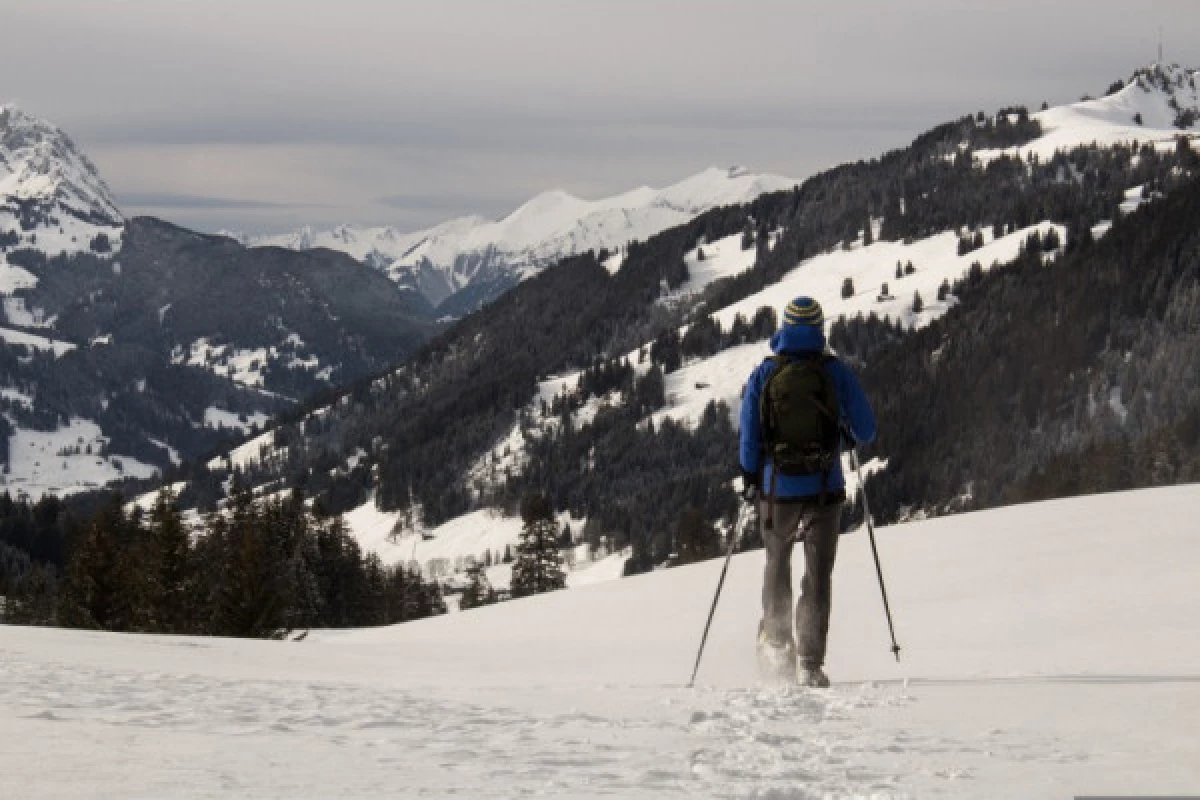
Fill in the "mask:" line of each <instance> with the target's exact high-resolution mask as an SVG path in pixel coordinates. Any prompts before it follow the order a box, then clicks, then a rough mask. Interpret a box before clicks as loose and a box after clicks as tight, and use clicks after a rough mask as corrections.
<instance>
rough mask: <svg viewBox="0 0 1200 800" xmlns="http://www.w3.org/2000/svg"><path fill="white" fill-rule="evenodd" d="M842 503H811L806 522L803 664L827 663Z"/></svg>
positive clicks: (799, 645)
mask: <svg viewBox="0 0 1200 800" xmlns="http://www.w3.org/2000/svg"><path fill="white" fill-rule="evenodd" d="M841 521H842V504H841V503H831V504H829V505H827V506H824V507H820V506H809V507H808V508H807V509H806V513H805V514H804V518H803V520H801V522H802V523H803V524H804V526H805V529H804V578H803V580H802V581H801V582H800V600H799V601H798V602H797V603H796V655H797V656H798V660H799V661H800V663H801V664H803V665H805V666H807V667H819V666H821V665H822V664H824V663H825V639H826V637H827V636H828V635H829V610H830V606H831V603H832V600H833V562H834V559H836V558H837V545H838V534H839V533H840V530H839V529H840V528H841Z"/></svg>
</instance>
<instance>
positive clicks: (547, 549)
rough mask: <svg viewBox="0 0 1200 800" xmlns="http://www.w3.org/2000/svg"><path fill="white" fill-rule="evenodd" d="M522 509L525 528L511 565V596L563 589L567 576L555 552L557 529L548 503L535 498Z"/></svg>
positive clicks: (523, 595)
mask: <svg viewBox="0 0 1200 800" xmlns="http://www.w3.org/2000/svg"><path fill="white" fill-rule="evenodd" d="M521 506H522V508H521V517H522V519H523V520H524V522H525V526H524V528H522V529H521V539H520V541H519V542H518V543H517V558H516V561H515V562H513V568H512V583H511V590H512V596H513V597H526V596H528V595H531V594H540V593H542V592H549V591H552V590H554V589H562V588H565V587H566V585H567V576H566V573H565V572H564V571H563V564H562V555H561V554H560V553H559V552H558V525H557V523H555V521H554V509H553V508H552V507H551V506H550V501H549V500H547V499H546V497H545V495H542V494H534V495H529V496H527V497H526V498H525V500H524V501H523V502H522V503H521Z"/></svg>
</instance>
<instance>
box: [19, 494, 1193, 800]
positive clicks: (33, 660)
mask: <svg viewBox="0 0 1200 800" xmlns="http://www.w3.org/2000/svg"><path fill="white" fill-rule="evenodd" d="M1197 514H1200V487H1198V486H1183V487H1175V488H1168V489H1156V490H1148V491H1142V492H1132V493H1124V494H1114V495H1104V496H1095V497H1089V498H1079V499H1073V500H1065V501H1055V502H1050V503H1042V504H1034V505H1027V506H1018V507H1012V508H1007V509H1000V510H997V511H992V512H986V513H979V514H969V515H962V516H958V517H947V518H942V519H936V520H930V521H925V522H919V523H911V524H907V525H903V526H896V527H891V528H883V529H880V530H879V531H878V538H879V548H880V555H881V558H882V559H883V565H884V570H885V574H886V576H887V580H888V589H889V593H890V599H891V601H892V608H893V610H894V612H895V615H896V625H897V631H898V635H899V640H900V643H901V645H902V646H903V648H904V649H903V659H904V660H903V661H902V662H901V663H900V664H896V663H895V662H894V661H893V660H892V657H891V654H890V652H889V651H888V641H887V633H886V626H885V625H884V621H883V618H882V613H881V607H880V600H879V591H878V586H877V584H876V578H875V570H874V567H873V565H872V561H871V555H870V548H869V546H868V542H867V539H866V537H865V536H864V535H862V534H851V535H848V536H845V537H843V539H842V543H841V548H840V555H839V559H838V566H837V580H836V582H835V585H836V587H837V589H836V592H837V597H836V600H835V604H834V618H833V621H832V629H831V639H830V657H829V664H828V670H829V672H830V674H831V676H832V677H833V679H834V686H833V688H832V689H830V690H823V691H822V690H801V689H789V688H776V687H769V686H763V685H760V684H759V683H758V681H757V679H756V676H755V667H754V656H753V640H754V629H755V625H756V622H757V619H758V616H759V605H758V604H759V589H760V585H761V571H762V566H763V554H762V552H761V551H756V552H751V553H746V554H743V555H739V556H736V557H735V558H734V559H733V561H732V564H731V567H730V571H729V576H728V579H727V581H726V583H725V587H724V592H723V594H722V596H721V602H720V605H719V607H718V609H717V613H716V616H715V618H714V621H713V628H712V633H711V635H710V638H709V641H708V647H707V649H706V651H705V656H704V661H703V663H702V664H701V667H700V673H699V677H698V688H696V689H686V688H684V683H685V682H686V680H687V678H688V675H689V674H690V672H691V668H692V662H693V659H694V658H695V652H696V646H697V644H698V641H699V637H700V632H701V629H702V627H703V624H704V620H705V617H706V615H707V612H708V607H709V603H710V600H711V598H712V593H713V590H714V588H715V586H716V582H717V577H718V574H719V572H720V569H721V565H722V564H721V561H722V560H721V559H717V560H714V561H709V562H706V563H704V564H700V565H695V566H692V567H686V568H679V569H673V570H665V571H659V572H655V573H652V574H649V575H644V576H638V577H635V578H629V579H625V580H620V581H610V582H607V583H602V584H599V585H593V586H585V587H581V588H579V589H574V590H571V591H565V592H555V593H551V594H549V595H542V596H538V597H534V598H529V599H526V600H519V601H512V602H508V603H502V604H499V605H496V606H488V607H485V608H482V609H478V610H474V611H471V612H467V613H460V614H451V615H448V616H445V617H440V618H435V619H431V620H424V621H420V622H415V623H409V624H405V625H399V626H394V627H385V628H376V629H369V630H358V631H330V632H319V631H315V632H313V633H311V634H310V635H309V636H308V637H307V639H306V640H305V641H303V642H279V641H246V640H232V639H220V638H213V637H205V638H191V637H174V636H144V635H141V636H139V635H120V634H109V633H101V632H91V631H64V630H53V629H35V628H11V627H7V628H3V629H0V649H2V650H3V659H0V676H2V677H0V774H3V775H4V779H5V781H6V782H7V784H8V785H11V786H17V787H20V792H19V793H20V795H21V796H22V797H23V798H31V799H36V798H50V797H64V796H70V797H80V798H88V797H97V798H99V797H113V796H122V797H135V796H136V797H172V798H178V797H209V796H228V795H236V796H243V797H246V796H255V797H262V796H270V797H301V798H307V797H312V798H317V797H320V798H338V797H347V798H348V797H367V796H389V797H417V796H429V795H432V796H447V795H460V796H466V797H480V798H499V797H515V796H527V795H536V794H542V795H549V796H561V797H622V798H625V797H630V798H633V797H637V798H641V797H645V798H651V797H664V796H693V797H747V798H802V797H848V796H855V797H874V798H902V797H909V798H913V797H955V798H995V797H1022V798H1047V800H1049V799H1050V798H1056V799H1057V798H1062V797H1071V796H1079V795H1088V794H1091V795H1099V794H1103V795H1110V796H1111V795H1143V796H1144V795H1162V794H1179V793H1181V792H1188V791H1193V792H1194V789H1195V787H1196V786H1197V785H1198V784H1200V759H1198V758H1197V753H1200V733H1198V731H1197V728H1196V726H1195V719H1196V715H1197V714H1198V713H1200V637H1196V636H1195V635H1194V634H1195V620H1194V609H1195V608H1196V604H1197V602H1198V601H1200V581H1198V580H1197V567H1196V564H1197V563H1200V537H1197V536H1196V535H1195V530H1194V524H1193V520H1194V519H1195V517H1196V515H1197ZM1130 530H1136V531H1137V532H1138V546H1137V547H1130V546H1129V531H1130ZM801 559H802V556H799V555H797V568H798V567H799V562H800V560H801ZM1114 559H1117V560H1116V561H1114ZM1114 565H1115V566H1114Z"/></svg>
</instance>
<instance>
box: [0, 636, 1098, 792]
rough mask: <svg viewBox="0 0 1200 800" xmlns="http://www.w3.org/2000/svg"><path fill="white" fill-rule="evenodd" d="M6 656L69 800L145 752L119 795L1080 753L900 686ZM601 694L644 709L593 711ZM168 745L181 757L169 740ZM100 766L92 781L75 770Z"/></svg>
mask: <svg viewBox="0 0 1200 800" xmlns="http://www.w3.org/2000/svg"><path fill="white" fill-rule="evenodd" d="M180 646H186V644H184V645H180ZM193 647H199V648H201V649H203V646H202V645H193ZM196 655H197V656H203V655H204V654H203V653H202V652H197V654H196ZM5 662H6V663H5V664H4V666H3V668H0V675H3V677H4V680H3V682H2V684H0V703H2V704H3V706H4V707H6V708H8V709H9V711H10V713H12V714H13V715H14V716H16V717H18V718H19V719H20V720H21V721H22V724H23V725H24V726H27V727H28V728H30V729H34V728H39V727H43V726H53V725H56V724H66V725H70V726H73V727H75V728H76V729H78V728H80V727H83V728H84V729H86V730H87V731H88V736H87V737H86V739H85V740H83V741H79V740H78V739H76V740H75V741H74V742H73V744H72V748H79V749H78V750H77V751H75V750H73V749H68V750H67V751H65V752H62V753H61V755H63V756H66V757H68V758H69V759H70V763H71V770H70V771H71V772H72V773H78V775H79V776H80V778H79V779H78V782H73V787H74V788H73V791H72V795H73V796H77V797H88V796H104V795H105V792H99V791H97V792H96V793H94V794H90V793H89V788H88V787H89V786H95V787H99V786H102V785H107V786H110V787H111V786H112V785H113V784H112V783H111V781H113V780H114V779H115V780H118V781H119V780H120V778H119V773H120V772H121V771H122V770H124V769H127V768H129V767H130V766H132V765H130V764H129V763H128V762H127V761H125V760H123V759H124V758H125V755H124V754H125V753H127V752H128V749H129V748H134V749H136V750H146V751H149V752H152V753H153V754H154V756H155V758H154V760H153V762H147V763H142V764H140V765H138V768H137V772H138V774H137V776H136V777H135V778H133V780H135V781H136V784H133V785H129V788H130V789H133V788H134V786H135V785H136V787H137V791H136V793H131V794H126V795H125V796H131V797H132V796H137V797H143V796H144V797H153V796H158V795H159V794H160V793H169V794H170V795H171V796H173V797H200V796H210V795H211V793H212V791H213V790H214V789H219V790H220V791H221V792H231V793H237V794H240V795H243V796H273V797H288V796H322V797H358V796H366V795H369V794H374V793H377V792H384V793H386V794H387V796H398V793H399V794H402V795H404V796H429V795H436V796H447V795H455V794H457V795H464V796H469V797H513V796H526V795H540V794H548V795H551V796H555V795H557V796H571V797H583V796H621V797H634V796H636V797H657V796H677V795H686V794H696V793H700V794H701V796H705V797H753V798H820V797H828V796H831V795H832V796H846V795H853V796H862V797H879V798H883V797H888V798H893V797H896V798H898V797H910V796H914V797H915V796H921V797H928V796H958V795H959V794H960V793H961V792H962V791H963V789H964V787H963V785H962V784H963V783H964V782H969V781H970V780H971V779H972V777H973V775H974V774H975V773H976V772H977V771H978V769H979V768H980V765H981V764H984V763H986V762H992V763H993V764H994V765H996V766H999V767H1001V768H1005V769H1007V768H1009V766H1010V765H1012V764H1020V763H1025V764H1030V763H1033V762H1038V763H1044V764H1056V763H1060V764H1061V763H1081V762H1086V761H1087V760H1088V758H1089V755H1088V754H1087V753H1080V752H1073V751H1071V750H1070V749H1069V748H1068V749H1064V747H1063V745H1062V744H1061V743H1060V742H1058V741H1056V740H1054V739H1052V738H1047V739H1045V740H1042V741H1031V740H1030V739H1029V738H1028V737H1018V736H1017V735H1015V734H1010V733H1007V732H1005V731H1003V730H999V729H994V730H991V731H988V732H986V733H984V734H983V735H981V736H980V737H978V738H955V737H953V736H946V735H942V734H939V733H936V732H933V731H929V730H923V729H921V728H920V727H916V728H908V727H905V725H904V724H903V720H902V719H900V718H899V717H900V716H901V714H902V712H903V710H904V709H905V708H906V707H908V706H910V705H912V704H914V703H917V702H918V699H917V697H916V695H915V694H914V692H913V691H912V690H910V689H908V688H907V687H906V686H904V685H901V684H895V683H893V684H875V683H865V684H861V685H846V686H839V687H837V688H835V689H834V690H831V691H811V690H803V689H795V688H790V687H783V688H772V687H765V686H760V687H756V688H747V689H704V688H701V689H697V690H686V689H679V688H660V687H620V686H598V687H596V688H594V689H593V690H591V691H587V692H580V691H579V690H576V689H572V690H569V691H570V695H569V697H567V698H565V701H566V704H567V705H569V706H570V708H569V710H566V711H558V712H544V711H539V710H538V709H537V706H538V705H544V704H547V703H549V704H552V705H556V706H561V705H562V703H560V702H559V701H562V700H564V698H562V697H556V696H555V695H556V694H559V695H561V694H562V692H563V691H564V690H561V689H557V690H556V689H552V688H543V689H542V690H539V691H541V692H545V693H546V696H542V697H532V698H531V697H528V696H526V697H522V696H520V695H518V696H516V697H513V696H512V693H511V691H510V692H504V693H499V692H498V691H497V690H491V691H489V690H486V689H483V690H477V691H476V692H475V694H477V695H480V696H479V697H478V698H477V702H466V701H464V700H462V699H449V698H445V697H443V696H439V695H440V694H442V693H430V692H428V691H418V690H402V689H388V690H380V689H378V688H370V687H364V686H355V685H352V684H337V683H329V682H320V681H317V682H309V681H297V682H295V683H282V682H278V681H271V682H267V681H243V680H236V679H229V678H221V677H214V676H202V675H184V676H177V675H171V674H166V673H159V672H149V673H128V672H120V671H112V670H102V669H92V668H80V667H77V666H70V665H58V666H57V668H54V669H46V668H45V665H43V664H38V663H34V662H22V661H20V660H13V659H11V658H6V659H5ZM610 692H617V693H619V694H620V696H621V702H622V703H630V702H632V703H633V705H634V706H635V707H637V706H640V711H638V712H635V714H634V715H632V716H631V715H629V713H628V711H627V710H626V709H624V708H621V709H618V710H616V713H614V712H613V710H611V709H610V710H609V711H607V712H606V711H605V710H604V708H605V706H606V705H607V703H606V698H607V695H608V693H610ZM513 700H516V701H517V702H515V703H513V702H512V701H513ZM506 701H507V702H506ZM522 701H525V702H524V703H523V702H522ZM530 701H532V702H530ZM522 706H525V707H522ZM529 706H533V707H532V708H530V707H529ZM580 706H586V708H581V707H580ZM43 733H51V732H50V731H44V732H43ZM164 735H165V736H169V741H170V742H172V743H176V744H177V745H181V746H179V747H172V748H170V749H165V748H163V747H162V745H161V743H162V742H163V741H164ZM24 740H25V739H24V737H9V738H8V740H7V743H6V744H5V745H2V746H0V755H3V756H4V757H3V758H2V759H0V763H3V762H6V761H11V764H22V763H30V760H31V759H36V757H37V755H38V754H37V753H35V752H29V753H23V752H21V747H20V744H19V743H20V742H21V741H24ZM264 740H265V741H266V742H268V743H269V744H268V745H267V746H265V747H264V746H263V744H262V743H263V742H264ZM270 744H273V745H274V747H271V746H270ZM264 752H269V753H270V755H269V756H268V757H267V758H266V759H265V760H262V759H261V754H262V753H264ZM256 754H257V755H256ZM913 763H920V764H921V765H922V767H921V769H919V770H916V771H914V770H913V766H912V765H913ZM931 763H932V764H933V765H934V766H930V764H931ZM335 764H336V768H334V769H330V767H331V766H333V765H335ZM6 772H8V773H9V775H10V776H11V774H12V772H11V768H9V769H6ZM93 773H94V774H95V775H96V776H98V777H99V776H103V779H102V780H97V781H96V782H94V783H91V782H89V781H88V780H87V779H84V778H82V776H84V775H89V774H93ZM106 773H113V774H112V775H106ZM62 777H69V776H67V775H60V778H62ZM117 785H120V784H119V783H118V784H117ZM39 786H40V787H42V788H43V789H44V790H45V793H44V794H42V793H40V791H39ZM56 787H57V788H61V786H59V785H58V784H57V783H56V782H55V783H49V784H47V783H45V782H41V781H39V782H38V783H35V784H25V785H23V786H22V787H21V791H20V796H22V797H30V798H32V797H54V796H58V795H57V794H56V791H57V789H56ZM913 792H916V794H913ZM10 796H11V795H10Z"/></svg>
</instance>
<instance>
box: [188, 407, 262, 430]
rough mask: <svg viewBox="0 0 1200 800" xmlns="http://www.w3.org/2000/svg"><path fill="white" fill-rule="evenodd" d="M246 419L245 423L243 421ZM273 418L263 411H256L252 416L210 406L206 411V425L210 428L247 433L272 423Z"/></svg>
mask: <svg viewBox="0 0 1200 800" xmlns="http://www.w3.org/2000/svg"><path fill="white" fill-rule="evenodd" d="M242 417H245V421H244V422H243V421H242ZM270 420H271V417H270V416H269V415H268V414H264V413H263V412H261V411H255V412H253V413H251V414H238V413H236V412H233V411H226V410H225V409H223V408H217V407H216V406H209V407H208V408H206V409H204V425H205V427H208V428H231V429H233V430H239V431H242V432H243V433H247V432H249V431H250V430H252V429H254V428H255V427H259V428H261V427H262V426H264V425H266V424H267V423H268V422H270Z"/></svg>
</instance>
